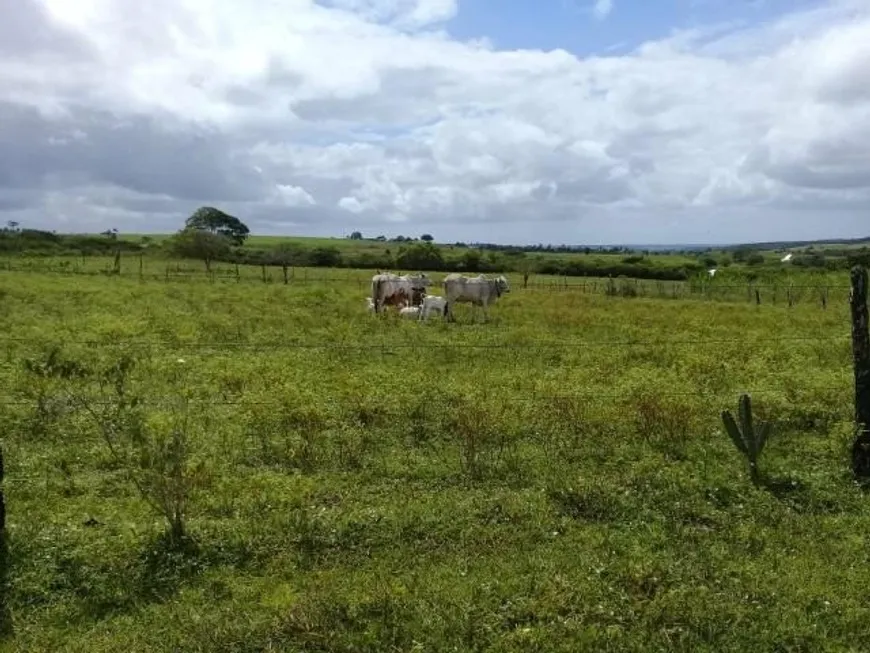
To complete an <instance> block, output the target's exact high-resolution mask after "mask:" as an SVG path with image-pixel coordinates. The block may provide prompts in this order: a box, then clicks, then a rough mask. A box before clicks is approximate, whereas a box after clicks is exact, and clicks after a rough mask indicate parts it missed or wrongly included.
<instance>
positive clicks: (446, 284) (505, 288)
mask: <svg viewBox="0 0 870 653" xmlns="http://www.w3.org/2000/svg"><path fill="white" fill-rule="evenodd" d="M441 285H442V286H443V288H444V296H445V298H446V300H447V306H446V308H445V317H447V318H448V319H449V320H450V321H455V319H456V318H455V317H454V316H453V304H455V303H456V302H460V303H468V304H471V305H472V306H480V307H482V308H483V321H484V322H486V321H487V319H489V316H488V311H487V309H488V308H489V305H490V304H493V303H495V302H496V301H497V300H498V298H499V297H501V296H502V295H503V294H505V293H507V292H510V290H511V289H510V285H509V284H508V280H507V279H506V278H505V277H504V275H500V276H498V277H497V278H495V279H487V278H486V277H485V276H483V275H482V274H481V275H479V276H476V277H464V276H462V275H461V274H457V273H455V272H454V273H453V274H448V275H447V276H446V277H444V281H442V282H441Z"/></svg>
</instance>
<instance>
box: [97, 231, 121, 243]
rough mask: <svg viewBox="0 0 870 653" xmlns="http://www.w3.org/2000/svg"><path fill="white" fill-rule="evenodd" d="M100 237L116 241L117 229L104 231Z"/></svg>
mask: <svg viewBox="0 0 870 653" xmlns="http://www.w3.org/2000/svg"><path fill="white" fill-rule="evenodd" d="M100 235H102V236H105V237H106V238H109V239H110V240H118V230H117V229H106V230H105V231H104V232H102V234H100Z"/></svg>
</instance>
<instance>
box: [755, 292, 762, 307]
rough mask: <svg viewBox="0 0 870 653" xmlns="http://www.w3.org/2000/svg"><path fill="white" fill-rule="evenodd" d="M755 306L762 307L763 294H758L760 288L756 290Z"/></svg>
mask: <svg viewBox="0 0 870 653" xmlns="http://www.w3.org/2000/svg"><path fill="white" fill-rule="evenodd" d="M755 305H756V306H761V293H760V292H758V288H756V289H755Z"/></svg>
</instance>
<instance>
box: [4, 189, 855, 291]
mask: <svg viewBox="0 0 870 653" xmlns="http://www.w3.org/2000/svg"><path fill="white" fill-rule="evenodd" d="M250 235H251V232H250V229H249V228H248V226H247V225H245V224H244V223H243V222H242V221H241V220H239V219H238V218H236V217H235V216H232V215H229V214H227V213H225V212H223V211H221V210H220V209H217V208H215V207H211V206H204V207H200V208H199V209H197V210H196V211H194V213H193V214H192V215H191V216H190V217H189V218H188V219H187V220H186V221H185V223H184V225H183V226H182V227H181V229H179V231H178V232H176V233H175V234H173V235H172V236H171V237H170V238H168V239H162V240H158V239H155V238H152V237H148V236H143V237H142V238H141V239H139V241H138V242H136V241H134V240H130V239H123V238H120V237H119V235H118V232H117V230H116V229H110V230H107V231H105V232H103V233H102V234H101V235H99V236H97V235H66V234H56V233H53V232H46V231H39V230H34V229H21V228H20V226H19V225H18V224H17V223H15V224H13V223H9V224H8V225H7V227H6V228H5V229H2V230H0V252H6V253H18V254H22V255H28V254H32V255H45V254H54V255H62V254H72V253H80V254H82V255H117V254H118V253H119V252H121V253H136V252H138V253H142V252H151V251H153V252H155V253H157V254H163V255H166V256H175V257H179V258H185V259H196V260H200V261H202V262H203V264H204V266H205V268H206V270H207V271H210V270H211V267H212V264H213V263H216V262H222V263H237V264H246V265H268V266H281V267H330V268H342V267H344V268H360V269H372V270H375V269H381V270H383V269H405V270H432V271H443V272H465V273H499V272H520V273H525V274H547V275H565V276H573V277H608V276H610V277H620V276H624V277H630V278H637V279H653V280H667V281H682V280H686V279H691V278H694V277H698V276H699V275H703V274H704V273H705V271H706V270H708V269H711V268H714V267H720V268H721V267H725V268H727V267H729V266H731V265H732V264H734V263H739V264H742V266H743V267H746V268H747V269H748V270H749V272H748V274H750V275H754V274H756V273H755V272H752V270H759V271H760V270H762V269H764V267H765V264H766V259H765V257H764V256H763V255H762V254H761V253H760V252H758V251H755V250H753V249H751V248H749V247H741V248H735V249H733V250H731V251H726V252H717V253H714V252H712V250H706V251H701V252H694V253H692V254H688V253H683V255H684V256H683V257H682V258H678V259H674V258H671V259H668V258H666V257H663V256H660V255H655V254H654V255H649V253H648V252H646V251H641V252H637V251H634V250H631V249H630V248H625V247H614V248H608V249H602V250H594V249H591V248H578V247H573V248H568V247H567V246H556V247H550V246H547V248H543V246H539V247H534V246H532V247H525V248H523V247H519V246H495V245H475V246H472V245H469V244H466V243H453V244H447V245H440V246H439V245H436V244H435V243H434V238H433V237H432V235H431V234H423V235H422V236H421V237H420V238H418V239H413V238H410V237H396V238H395V239H392V240H390V241H386V239H384V240H383V241H381V240H380V237H379V238H378V239H363V238H362V234H361V233H360V232H353V233H352V234H351V235H350V236H349V239H351V240H355V241H359V240H368V241H369V242H372V241H375V242H383V243H384V245H385V246H384V248H383V249H375V248H362V247H361V248H349V249H348V248H345V249H339V248H337V247H333V246H324V245H322V244H314V243H312V244H311V245H308V244H304V243H302V242H284V243H279V244H277V245H271V246H266V245H262V246H257V245H253V246H252V245H251V244H250V242H249V240H248V238H249V236H250ZM315 242H316V241H315ZM569 253H572V254H580V253H583V254H587V256H582V257H581V256H565V254H569ZM548 254H549V256H548ZM559 254H562V256H558V255H559ZM594 254H607V255H608V256H606V257H600V258H599V257H595V256H594ZM658 254H662V253H661V252H659V253H658ZM838 254H840V252H838ZM589 255H593V256H589ZM859 263H860V264H864V265H868V264H870V250H868V249H867V248H866V247H865V248H862V249H858V248H855V249H851V250H848V251H847V252H845V255H842V256H837V257H834V256H825V254H824V253H822V252H818V251H813V250H812V248H809V249H807V250H804V251H803V252H799V253H797V254H796V255H795V256H794V257H793V259H792V262H791V264H792V265H794V266H797V267H802V268H809V269H817V270H819V271H825V270H840V269H848V268H849V267H851V266H852V265H855V264H859Z"/></svg>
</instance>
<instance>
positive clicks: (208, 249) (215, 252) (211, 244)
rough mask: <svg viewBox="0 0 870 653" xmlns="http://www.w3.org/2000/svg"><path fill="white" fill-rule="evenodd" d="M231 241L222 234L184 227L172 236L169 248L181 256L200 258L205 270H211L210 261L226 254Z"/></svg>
mask: <svg viewBox="0 0 870 653" xmlns="http://www.w3.org/2000/svg"><path fill="white" fill-rule="evenodd" d="M232 243H233V241H232V239H230V238H229V237H228V236H225V235H223V234H219V233H212V232H210V231H206V230H204V229H196V228H194V227H185V228H184V229H182V230H181V231H179V232H178V233H177V234H175V236H173V238H172V242H171V244H170V248H171V250H172V251H173V253H175V254H176V255H177V256H180V257H182V258H197V259H200V260H201V261H203V262H204V263H205V269H206V272H211V264H212V261H215V260H217V259H219V258H220V257H222V256H226V255H227V254H228V253H229V251H230V246H231V245H232Z"/></svg>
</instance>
